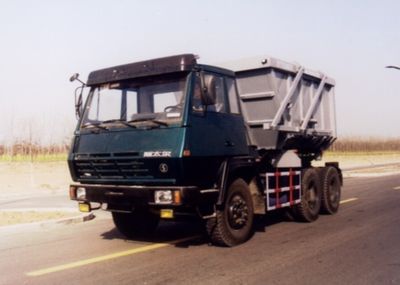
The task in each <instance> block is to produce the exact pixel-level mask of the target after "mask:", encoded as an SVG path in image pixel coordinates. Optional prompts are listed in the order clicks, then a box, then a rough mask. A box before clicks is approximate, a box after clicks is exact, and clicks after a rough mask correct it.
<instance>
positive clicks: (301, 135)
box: [224, 57, 336, 152]
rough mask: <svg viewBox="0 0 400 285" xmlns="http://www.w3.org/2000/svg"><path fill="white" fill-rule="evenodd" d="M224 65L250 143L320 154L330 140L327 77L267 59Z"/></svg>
mask: <svg viewBox="0 0 400 285" xmlns="http://www.w3.org/2000/svg"><path fill="white" fill-rule="evenodd" d="M224 67H227V68H230V69H232V70H234V71H235V73H236V78H237V87H238V93H239V97H240V105H241V112H242V113H243V117H244V119H245V121H246V123H247V127H248V134H249V140H250V144H252V145H254V146H256V147H257V148H259V149H282V148H297V149H299V150H300V151H311V152H321V151H322V150H324V149H326V148H328V147H329V146H330V145H331V144H332V142H333V141H334V140H335V138H336V121H335V102H334V86H335V82H334V80H333V79H332V78H329V77H327V76H326V75H324V74H323V73H321V72H315V71H312V70H309V69H305V68H304V67H302V66H300V65H297V64H292V63H288V62H284V61H281V60H278V59H275V58H271V57H267V58H258V59H249V60H245V61H238V62H232V63H229V64H225V65H224Z"/></svg>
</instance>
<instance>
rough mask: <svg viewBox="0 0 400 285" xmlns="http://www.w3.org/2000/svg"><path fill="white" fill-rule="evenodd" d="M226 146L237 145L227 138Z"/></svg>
mask: <svg viewBox="0 0 400 285" xmlns="http://www.w3.org/2000/svg"><path fill="white" fill-rule="evenodd" d="M225 146H226V147H233V146H235V144H234V143H233V142H231V141H230V140H226V141H225Z"/></svg>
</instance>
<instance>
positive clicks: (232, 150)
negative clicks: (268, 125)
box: [187, 72, 248, 157]
mask: <svg viewBox="0 0 400 285" xmlns="http://www.w3.org/2000/svg"><path fill="white" fill-rule="evenodd" d="M203 76H204V78H205V81H207V80H210V79H212V80H215V104H212V105H208V106H204V105H203V104H202V100H201V80H200V74H198V75H196V79H195V86H194V88H193V92H192V93H193V94H192V96H191V106H190V111H189V113H190V115H189V118H190V120H189V127H188V137H187V138H188V140H187V143H188V148H189V149H190V151H191V154H192V155H193V156H197V157H199V156H201V157H204V156H206V157H210V156H211V157H227V156H237V155H246V154H248V147H247V140H246V128H245V123H244V119H243V117H242V116H241V114H240V113H239V108H238V102H237V100H238V97H237V94H236V88H235V81H234V79H233V78H231V77H228V76H224V75H220V74H217V73H211V72H205V73H204V74H203Z"/></svg>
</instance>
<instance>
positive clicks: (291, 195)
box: [289, 168, 294, 206]
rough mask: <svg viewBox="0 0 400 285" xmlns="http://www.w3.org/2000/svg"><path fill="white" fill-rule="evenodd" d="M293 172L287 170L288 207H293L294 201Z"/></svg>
mask: <svg viewBox="0 0 400 285" xmlns="http://www.w3.org/2000/svg"><path fill="white" fill-rule="evenodd" d="M293 190H294V189H293V172H292V169H291V168H290V169H289V202H290V206H293V204H294V201H293Z"/></svg>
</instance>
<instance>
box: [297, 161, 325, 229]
mask: <svg viewBox="0 0 400 285" xmlns="http://www.w3.org/2000/svg"><path fill="white" fill-rule="evenodd" d="M320 209H321V183H320V179H319V175H318V172H317V170H316V169H315V168H307V169H306V170H304V171H303V175H302V178H301V202H300V203H299V204H297V205H295V206H294V208H293V214H294V217H295V219H296V220H299V221H302V222H313V221H315V220H316V219H318V214H319V211H320Z"/></svg>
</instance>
